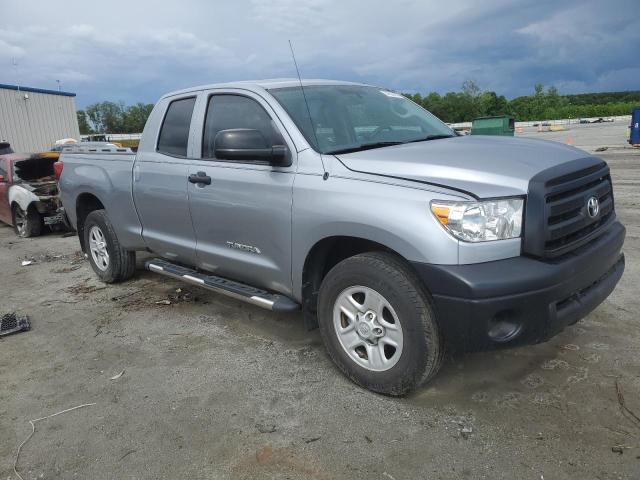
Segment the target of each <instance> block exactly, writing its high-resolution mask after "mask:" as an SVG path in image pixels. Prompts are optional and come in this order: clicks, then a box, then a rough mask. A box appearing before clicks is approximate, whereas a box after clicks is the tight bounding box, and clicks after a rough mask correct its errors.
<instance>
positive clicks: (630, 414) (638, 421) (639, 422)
mask: <svg viewBox="0 0 640 480" xmlns="http://www.w3.org/2000/svg"><path fill="white" fill-rule="evenodd" d="M616 396H617V397H618V404H619V405H620V410H621V411H622V414H623V415H624V416H625V418H627V419H628V420H630V421H631V423H633V424H634V425H635V426H636V427H640V417H638V415H636V413H635V412H634V411H633V410H631V409H630V408H629V407H627V402H626V401H625V399H624V392H623V391H622V385H620V383H619V382H618V379H617V378H616Z"/></svg>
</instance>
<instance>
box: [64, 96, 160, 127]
mask: <svg viewBox="0 0 640 480" xmlns="http://www.w3.org/2000/svg"><path fill="white" fill-rule="evenodd" d="M152 109H153V104H151V103H136V104H135V105H129V106H125V105H124V103H123V102H118V103H115V102H100V103H94V104H93V105H89V106H88V107H87V108H85V109H84V110H78V111H77V112H76V113H77V115H78V126H79V127H80V133H81V134H82V135H88V134H91V133H141V132H142V130H143V129H144V124H145V123H146V122H147V118H148V117H149V115H150V114H151V110H152Z"/></svg>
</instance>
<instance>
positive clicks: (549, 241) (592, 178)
mask: <svg viewBox="0 0 640 480" xmlns="http://www.w3.org/2000/svg"><path fill="white" fill-rule="evenodd" d="M553 170H555V169H552V171H550V172H548V173H547V174H546V175H545V172H543V174H541V178H538V179H537V181H535V182H534V181H532V183H531V185H530V192H529V193H530V195H529V205H528V208H527V217H526V218H525V232H526V233H525V242H524V251H525V253H530V254H533V255H536V256H540V257H544V258H557V257H559V256H561V255H565V254H567V253H569V252H571V251H573V250H575V249H576V248H578V247H580V246H582V245H584V244H585V243H587V242H589V241H591V240H593V239H595V238H596V237H598V236H599V235H600V234H601V233H602V232H604V231H605V230H606V227H607V226H608V225H609V224H610V223H611V222H612V221H613V220H614V218H615V211H614V203H613V189H612V186H611V176H610V174H609V167H608V166H607V164H606V163H604V162H602V161H598V162H597V163H596V164H592V165H590V166H587V167H584V168H580V169H577V170H574V171H572V172H569V173H564V172H562V173H561V174H559V175H558V174H557V173H558V172H554V171H553ZM549 174H550V175H549ZM545 177H546V178H545ZM592 197H595V198H596V199H597V200H598V206H599V211H598V214H597V215H596V216H594V217H592V216H590V215H589V209H588V207H587V202H588V201H589V199H590V198H592ZM531 202H540V203H542V205H541V206H542V207H543V208H539V207H537V208H536V206H535V205H533V206H532V205H531ZM527 230H528V231H527ZM531 230H537V231H531Z"/></svg>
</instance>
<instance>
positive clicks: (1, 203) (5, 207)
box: [0, 158, 13, 223]
mask: <svg viewBox="0 0 640 480" xmlns="http://www.w3.org/2000/svg"><path fill="white" fill-rule="evenodd" d="M8 165H9V162H8V161H7V160H6V159H4V158H0V176H1V177H2V180H0V220H2V221H3V222H5V223H12V221H13V219H12V218H11V206H10V205H9V168H8Z"/></svg>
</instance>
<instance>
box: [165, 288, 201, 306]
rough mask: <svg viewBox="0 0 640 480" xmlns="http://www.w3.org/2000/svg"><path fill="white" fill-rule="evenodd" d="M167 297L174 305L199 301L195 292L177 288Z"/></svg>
mask: <svg viewBox="0 0 640 480" xmlns="http://www.w3.org/2000/svg"><path fill="white" fill-rule="evenodd" d="M167 297H168V298H169V300H170V301H171V302H173V303H178V302H197V301H198V297H196V296H195V295H194V294H193V292H191V291H190V290H186V289H182V288H176V289H175V291H174V292H172V293H170V294H169V295H168V296H167Z"/></svg>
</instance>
